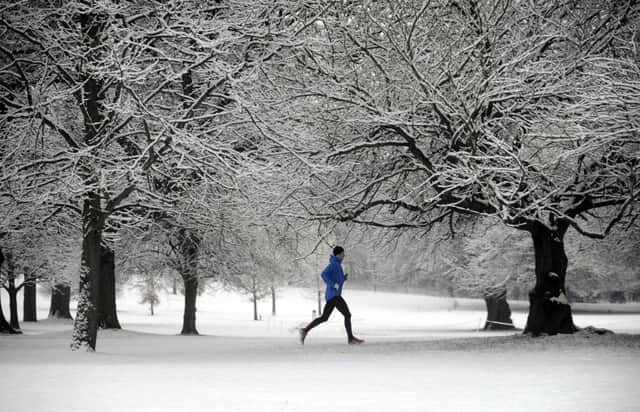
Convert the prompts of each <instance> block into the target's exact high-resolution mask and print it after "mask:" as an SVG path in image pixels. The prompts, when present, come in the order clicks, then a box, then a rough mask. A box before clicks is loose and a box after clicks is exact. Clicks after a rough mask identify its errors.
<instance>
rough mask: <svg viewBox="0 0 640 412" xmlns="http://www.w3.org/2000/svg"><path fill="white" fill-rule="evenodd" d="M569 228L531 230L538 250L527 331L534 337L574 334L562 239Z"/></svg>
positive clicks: (536, 226) (537, 227)
mask: <svg viewBox="0 0 640 412" xmlns="http://www.w3.org/2000/svg"><path fill="white" fill-rule="evenodd" d="M565 233H566V229H564V230H561V229H558V230H555V231H554V230H551V229H549V228H548V227H547V226H545V225H542V224H536V225H535V226H534V227H533V229H532V230H531V236H532V238H533V246H534V250H535V270H536V285H535V287H534V288H533V289H532V290H531V291H530V292H529V304H530V305H529V316H528V318H527V326H526V327H525V330H524V332H525V333H530V334H532V335H534V336H536V335H539V334H541V333H545V334H549V335H554V334H557V333H573V332H576V331H577V330H578V329H577V328H576V326H575V325H574V323H573V316H572V313H571V305H569V303H568V301H567V300H566V293H565V279H566V274H567V264H568V260H567V255H566V254H565V249H564V243H563V238H564V234H565Z"/></svg>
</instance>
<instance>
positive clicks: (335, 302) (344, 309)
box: [304, 296, 353, 340]
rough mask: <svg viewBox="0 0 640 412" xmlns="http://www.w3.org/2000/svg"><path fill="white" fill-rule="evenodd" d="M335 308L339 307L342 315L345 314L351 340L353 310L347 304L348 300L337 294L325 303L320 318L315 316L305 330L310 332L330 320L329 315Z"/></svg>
mask: <svg viewBox="0 0 640 412" xmlns="http://www.w3.org/2000/svg"><path fill="white" fill-rule="evenodd" d="M333 308H336V309H338V311H340V313H342V316H344V328H345V329H346V330H347V336H348V338H349V340H351V338H353V333H352V332H351V312H349V306H347V302H345V300H344V299H342V296H336V297H335V298H333V299H331V300H329V301H328V302H327V303H326V304H325V305H324V309H322V315H321V316H320V317H319V318H315V319H314V320H313V321H312V322H311V323H310V324H308V325H307V327H306V328H304V330H305V331H307V332H309V331H310V330H311V329H313V328H315V327H316V326H318V325H319V324H321V323H323V322H326V321H327V320H329V316H330V315H331V312H333Z"/></svg>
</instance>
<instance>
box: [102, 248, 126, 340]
mask: <svg viewBox="0 0 640 412" xmlns="http://www.w3.org/2000/svg"><path fill="white" fill-rule="evenodd" d="M100 259H101V260H100V262H101V264H100V276H99V279H100V286H99V288H98V290H99V295H98V310H97V316H98V326H99V327H101V328H103V329H122V328H121V326H120V322H119V321H118V312H117V309H116V275H115V255H114V253H113V250H111V248H109V247H107V246H105V245H101V246H100Z"/></svg>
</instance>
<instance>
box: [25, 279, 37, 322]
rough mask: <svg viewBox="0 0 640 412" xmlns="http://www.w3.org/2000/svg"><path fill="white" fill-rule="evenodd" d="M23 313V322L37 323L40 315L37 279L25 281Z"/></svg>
mask: <svg viewBox="0 0 640 412" xmlns="http://www.w3.org/2000/svg"><path fill="white" fill-rule="evenodd" d="M22 293H23V295H22V298H23V302H22V303H23V308H22V309H23V311H22V320H23V321H24V322H37V321H38V314H37V313H36V312H37V304H36V279H35V278H32V279H29V280H26V279H25V281H24V286H23V291H22Z"/></svg>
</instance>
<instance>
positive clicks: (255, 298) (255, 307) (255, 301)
mask: <svg viewBox="0 0 640 412" xmlns="http://www.w3.org/2000/svg"><path fill="white" fill-rule="evenodd" d="M252 294H253V295H252V296H253V297H252V299H251V300H252V301H253V320H258V296H257V295H256V292H255V290H254V291H253V292H252Z"/></svg>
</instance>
